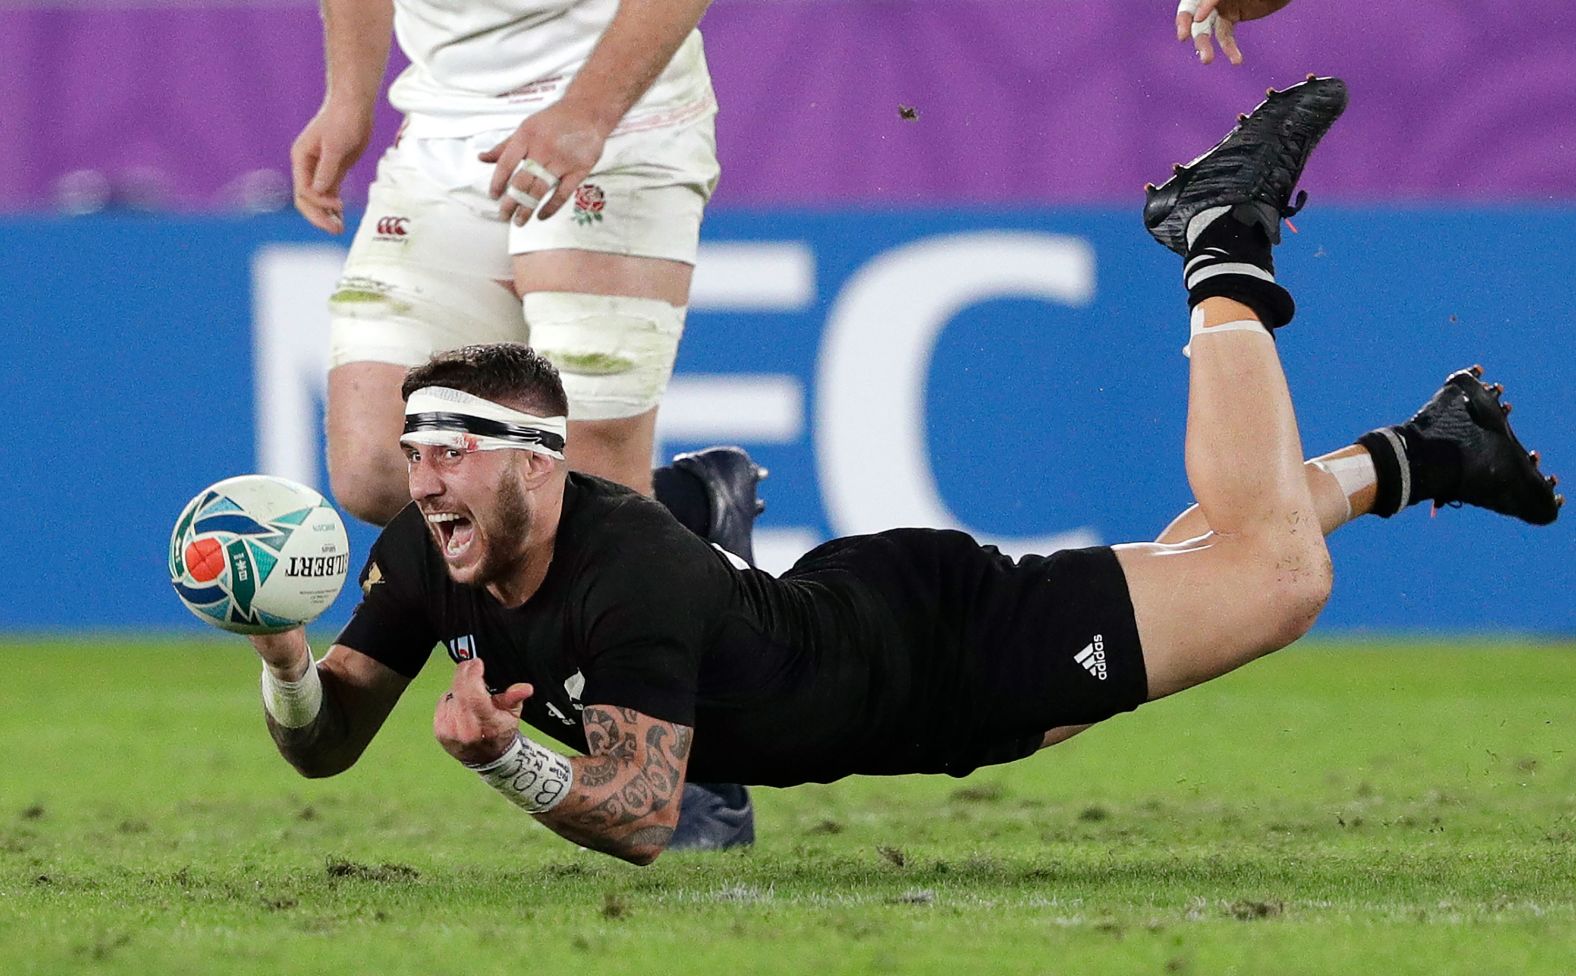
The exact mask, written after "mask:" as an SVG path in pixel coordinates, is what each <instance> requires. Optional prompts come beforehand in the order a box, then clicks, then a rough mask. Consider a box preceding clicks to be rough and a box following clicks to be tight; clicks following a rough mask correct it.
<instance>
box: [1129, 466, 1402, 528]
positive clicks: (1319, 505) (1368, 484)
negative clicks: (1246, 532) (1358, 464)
mask: <svg viewBox="0 0 1576 976" xmlns="http://www.w3.org/2000/svg"><path fill="white" fill-rule="evenodd" d="M1347 458H1352V459H1360V460H1368V452H1367V451H1366V450H1364V449H1363V448H1361V447H1359V446H1357V445H1356V444H1352V445H1349V446H1347V447H1343V448H1341V449H1340V450H1339V451H1332V452H1330V453H1329V454H1324V455H1321V456H1319V457H1317V458H1314V459H1313V460H1311V461H1308V462H1307V463H1305V464H1304V465H1303V467H1302V470H1303V473H1304V475H1305V476H1306V477H1307V479H1308V491H1309V493H1310V494H1311V495H1312V496H1313V506H1314V508H1315V509H1316V510H1317V511H1318V513H1319V528H1320V530H1321V531H1323V533H1324V534H1325V535H1329V534H1330V533H1331V532H1334V531H1335V530H1336V529H1338V528H1340V527H1341V526H1343V525H1345V524H1346V523H1347V522H1350V521H1351V520H1352V519H1354V518H1356V517H1357V516H1359V515H1366V514H1368V512H1369V511H1370V510H1372V508H1373V504H1374V494H1375V482H1374V480H1373V478H1368V479H1366V481H1365V483H1363V484H1361V485H1360V486H1359V487H1357V488H1356V489H1355V490H1353V491H1351V492H1350V493H1348V492H1347V490H1346V489H1345V488H1343V487H1342V486H1341V483H1340V482H1339V481H1338V480H1336V477H1335V476H1334V475H1333V474H1331V473H1330V471H1329V468H1330V466H1331V462H1334V461H1341V460H1344V459H1347ZM1368 463H1369V464H1370V465H1371V464H1372V463H1373V462H1372V461H1371V460H1369V461H1368ZM1208 532H1209V522H1208V520H1207V519H1205V518H1204V511H1203V509H1201V508H1199V507H1198V506H1197V505H1194V506H1192V507H1191V508H1189V509H1188V510H1187V511H1185V512H1183V513H1182V514H1181V515H1178V516H1177V517H1176V518H1175V519H1174V520H1173V521H1172V522H1171V524H1170V525H1168V526H1166V530H1165V531H1164V532H1162V533H1160V537H1159V538H1158V539H1156V540H1155V541H1156V542H1164V543H1176V542H1186V541H1187V540H1189V539H1197V538H1198V537H1199V536H1202V535H1206V534H1208Z"/></svg>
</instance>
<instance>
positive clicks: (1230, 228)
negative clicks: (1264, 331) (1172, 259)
mask: <svg viewBox="0 0 1576 976" xmlns="http://www.w3.org/2000/svg"><path fill="white" fill-rule="evenodd" d="M1241 206H1243V207H1252V205H1251V204H1244V205H1241ZM1237 213H1238V208H1233V209H1232V210H1231V211H1229V212H1226V213H1222V214H1220V215H1219V216H1217V217H1215V218H1214V219H1213V220H1211V221H1209V222H1208V223H1207V224H1206V225H1205V226H1204V228H1203V230H1202V231H1201V232H1200V233H1199V235H1198V237H1196V238H1194V240H1193V242H1192V243H1191V244H1189V245H1188V251H1187V264H1185V265H1184V266H1183V271H1182V277H1183V282H1184V284H1186V285H1187V303H1188V307H1189V308H1193V307H1195V306H1197V305H1198V304H1199V303H1200V302H1202V301H1203V300H1204V299H1206V298H1217V297H1218V298H1230V299H1232V300H1234V301H1238V302H1241V303H1242V304H1244V305H1246V306H1248V307H1249V308H1251V309H1253V314H1254V315H1256V316H1258V319H1259V321H1260V322H1262V323H1264V325H1265V327H1266V328H1270V329H1278V328H1280V327H1281V326H1283V325H1285V324H1286V323H1287V322H1290V321H1291V319H1292V316H1293V315H1295V314H1296V312H1297V303H1296V302H1294V301H1292V297H1291V293H1290V292H1288V291H1287V290H1286V289H1284V288H1282V287H1281V286H1280V285H1279V284H1277V283H1276V282H1275V259H1274V256H1273V255H1272V253H1271V245H1270V239H1269V235H1268V234H1267V233H1265V231H1264V227H1263V225H1262V224H1261V223H1259V221H1258V220H1257V219H1256V218H1255V217H1254V216H1253V212H1252V211H1250V210H1249V211H1243V214H1244V216H1247V217H1248V222H1246V223H1244V222H1243V221H1242V220H1240V219H1238V217H1237ZM1200 216H1202V215H1200ZM1198 219H1199V218H1198V217H1195V218H1194V220H1198ZM1243 265H1247V266H1248V267H1242V266H1243ZM1233 266H1236V267H1235V268H1233Z"/></svg>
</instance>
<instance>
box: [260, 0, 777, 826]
mask: <svg viewBox="0 0 1576 976" xmlns="http://www.w3.org/2000/svg"><path fill="white" fill-rule="evenodd" d="M708 2H709V0H323V21H324V35H325V48H326V52H327V54H326V57H327V65H328V73H327V82H326V85H325V88H326V92H325V96H324V101H323V105H322V108H321V109H320V110H319V111H318V113H317V114H316V115H315V116H314V117H313V118H312V120H311V121H310V122H308V123H307V126H306V128H305V129H304V130H302V132H301V135H300V136H299V137H298V138H297V139H296V142H295V145H294V146H293V147H292V148H291V154H290V155H291V163H292V170H293V176H294V183H295V202H296V207H297V209H299V210H300V211H301V213H302V214H303V215H304V216H306V218H307V219H308V220H309V221H311V222H312V223H313V224H314V225H315V226H317V227H319V228H321V229H323V230H326V231H328V232H330V233H336V234H337V233H340V232H341V231H343V229H344V218H343V201H342V199H341V197H340V185H341V182H342V180H343V178H344V176H345V174H346V173H347V171H348V170H349V169H350V167H351V166H352V165H353V164H354V163H355V161H356V160H357V158H358V157H359V156H360V155H361V153H362V152H363V151H364V150H365V148H366V146H367V142H368V140H369V139H370V136H371V131H372V119H373V109H374V106H375V104H376V102H377V99H378V97H379V93H380V91H381V88H382V81H383V75H384V71H385V67H386V65H387V60H388V54H389V36H390V33H391V31H392V32H393V33H394V34H395V35H396V36H397V37H398V39H399V43H400V47H401V49H402V50H403V51H404V52H405V54H406V55H407V56H408V57H409V59H410V62H411V63H410V66H409V67H408V68H406V69H405V71H403V72H402V73H401V74H400V76H399V78H398V79H397V80H396V81H395V82H394V84H393V85H392V86H391V87H390V89H389V100H390V101H391V102H392V103H393V105H394V106H395V107H396V108H398V109H400V110H401V111H402V112H404V113H405V123H404V125H403V127H402V128H401V129H400V133H399V135H398V136H397V137H396V138H395V140H394V144H393V145H392V146H391V147H389V148H388V150H387V151H385V153H384V154H383V158H382V160H381V161H380V162H379V164H378V172H377V178H376V180H375V181H374V183H373V184H372V188H371V193H370V198H369V200H368V205H367V210H366V213H365V215H364V216H363V218H362V221H361V226H360V229H359V230H358V231H357V232H356V236H355V240H354V242H353V244H352V245H351V249H350V256H349V258H348V259H347V261H346V263H345V268H344V272H343V275H342V277H341V279H340V281H339V284H338V286H337V288H336V289H335V292H334V295H333V298H332V299H331V302H330V305H331V310H332V321H333V325H332V351H331V370H330V372H329V380H328V416H327V427H328V458H329V474H330V479H331V481H332V484H333V491H334V496H335V497H336V499H337V500H338V501H339V503H340V504H342V505H343V506H344V507H345V508H346V509H348V510H349V511H350V512H351V513H352V514H354V515H356V516H357V517H359V518H362V519H364V520H366V521H369V522H373V523H376V524H379V525H382V524H384V523H386V522H387V521H388V520H389V519H391V518H392V517H393V516H394V515H395V513H397V512H398V511H399V510H400V509H401V508H402V507H403V506H404V505H405V504H406V503H407V502H408V501H409V495H408V494H407V489H406V471H405V457H404V455H403V454H402V453H401V450H400V448H399V443H398V442H399V436H400V432H401V430H402V425H403V424H404V403H403V401H402V399H401V397H400V382H401V380H402V379H403V378H404V375H405V371H406V369H407V368H409V367H410V366H413V365H415V364H417V363H421V362H425V361H426V360H427V359H428V357H430V356H431V355H432V354H433V353H435V352H439V351H442V350H445V349H452V348H456V347H459V346H464V345H467V344H471V343H485V342H497V341H506V340H508V341H517V342H528V343H530V345H532V346H533V347H535V348H536V349H537V350H539V351H540V352H542V353H543V354H545V355H546V356H547V357H548V358H549V359H550V360H551V361H552V362H553V363H554V364H555V365H556V366H557V367H558V369H559V370H560V372H561V375H562V377H563V380H564V386H565V389H566V392H567V393H568V396H569V403H570V419H569V428H570V438H569V441H570V443H571V444H573V445H574V446H573V447H572V448H570V453H569V458H568V459H569V462H570V464H571V465H572V467H573V468H574V469H575V470H579V471H583V472H586V473H589V474H594V475H598V476H600V477H604V478H608V479H611V480H613V481H617V482H619V483H621V484H624V485H628V486H630V487H632V488H635V489H636V490H639V491H642V492H644V493H647V494H650V493H651V491H652V484H653V476H652V471H651V455H652V449H653V441H654V434H655V427H656V410H657V404H658V402H659V401H660V400H661V398H662V394H663V392H664V390H665V389H666V387H667V383H668V378H669V376H670V374H671V372H672V369H673V362H674V358H675V355H676V353H677V350H678V343H679V336H680V334H681V333H682V332H683V327H684V312H685V306H686V304H687V303H688V300H689V288H690V276H691V273H692V271H693V268H694V263H695V254H696V247H697V244H698V240H699V234H700V221H701V214H702V211H703V210H704V209H705V205H706V201H707V200H708V198H709V197H710V195H711V192H712V189H713V187H714V186H715V184H716V181H717V177H718V172H719V170H718V165H717V155H716V140H715V135H714V130H713V120H714V118H715V116H716V111H717V106H716V100H715V97H714V95H713V93H712V87H711V78H710V74H709V73H708V71H707V68H706V58H705V54H704V53H703V51H702V47H701V38H700V34H699V32H698V31H697V30H696V29H695V27H696V24H697V23H698V22H699V20H700V17H701V14H702V13H703V12H704V11H705V9H706V6H707V4H708ZM678 467H679V470H678V471H677V472H675V471H674V469H664V470H663V472H662V474H665V475H667V476H668V477H669V480H676V481H677V482H680V484H679V485H678V488H680V489H683V492H682V493H684V494H687V495H689V496H691V500H692V501H693V500H694V499H696V498H698V499H699V502H698V505H694V504H692V506H691V507H692V508H697V507H698V509H699V514H698V515H696V516H694V517H692V518H691V519H688V520H686V519H684V516H683V515H682V514H680V513H678V512H676V514H680V518H681V520H683V521H686V524H691V525H694V523H695V522H697V521H699V522H700V523H701V524H700V525H699V526H696V528H697V531H700V532H701V534H702V535H706V536H707V537H708V538H711V539H712V541H720V542H724V543H725V544H726V540H724V539H717V538H713V534H708V532H707V524H708V519H709V524H710V527H711V528H712V529H716V528H717V527H718V526H719V525H720V524H722V523H727V527H729V528H732V529H735V530H736V529H737V528H738V526H739V523H740V519H739V518H738V517H737V515H738V513H736V512H735V513H730V512H728V511H724V510H723V509H724V508H726V506H727V504H728V503H738V504H741V505H743V506H744V507H745V508H746V510H747V512H748V516H749V517H748V518H745V519H743V526H744V530H745V532H746V533H747V531H748V526H749V520H750V518H753V515H754V505H755V500H754V481H755V480H756V479H757V478H758V472H757V469H756V468H755V467H754V465H753V464H751V463H748V459H747V458H745V457H744V456H743V455H742V452H733V453H731V454H730V453H723V452H712V453H711V454H709V455H705V456H701V457H700V458H699V459H698V460H697V459H696V458H691V460H690V462H689V464H688V466H687V467H686V466H685V465H684V464H680V465H679V466H678ZM686 471H687V473H685V472H686ZM690 475H694V476H695V478H698V479H700V483H699V484H695V483H685V482H687V481H688V480H689V476H690ZM719 492H720V493H721V497H719ZM670 493H671V492H670ZM708 500H709V503H710V512H709V513H708V512H707V511H706V505H707V503H708ZM664 501H668V502H669V504H670V506H671V505H672V504H673V503H672V502H671V501H670V500H669V499H664ZM747 539H748V536H747V534H746V535H745V544H746V545H747ZM729 548H730V549H733V550H735V551H737V550H738V549H739V548H740V546H739V545H737V544H735V545H731V546H729ZM741 554H744V553H741ZM734 789H737V790H738V794H737V796H732V795H730V797H729V798H728V799H727V800H726V802H725V803H724V806H732V807H734V808H735V809H733V810H732V811H731V813H732V814H733V815H735V816H734V818H735V819H742V820H743V821H744V822H743V823H742V824H740V826H741V827H744V828H748V827H749V824H748V820H749V818H750V810H749V807H748V800H747V799H746V798H745V797H744V795H743V791H742V789H740V788H734ZM690 799H691V797H689V796H688V795H687V796H686V801H689V800H690ZM729 812H730V811H727V810H724V814H725V815H726V814H728V813H729ZM745 836H748V831H747V830H746V831H745V832H744V833H737V834H729V835H728V836H726V837H723V836H722V835H720V834H718V835H717V836H714V837H712V838H710V839H706V840H702V842H701V846H708V845H712V846H722V845H725V844H727V843H731V842H733V840H735V839H736V837H745Z"/></svg>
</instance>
